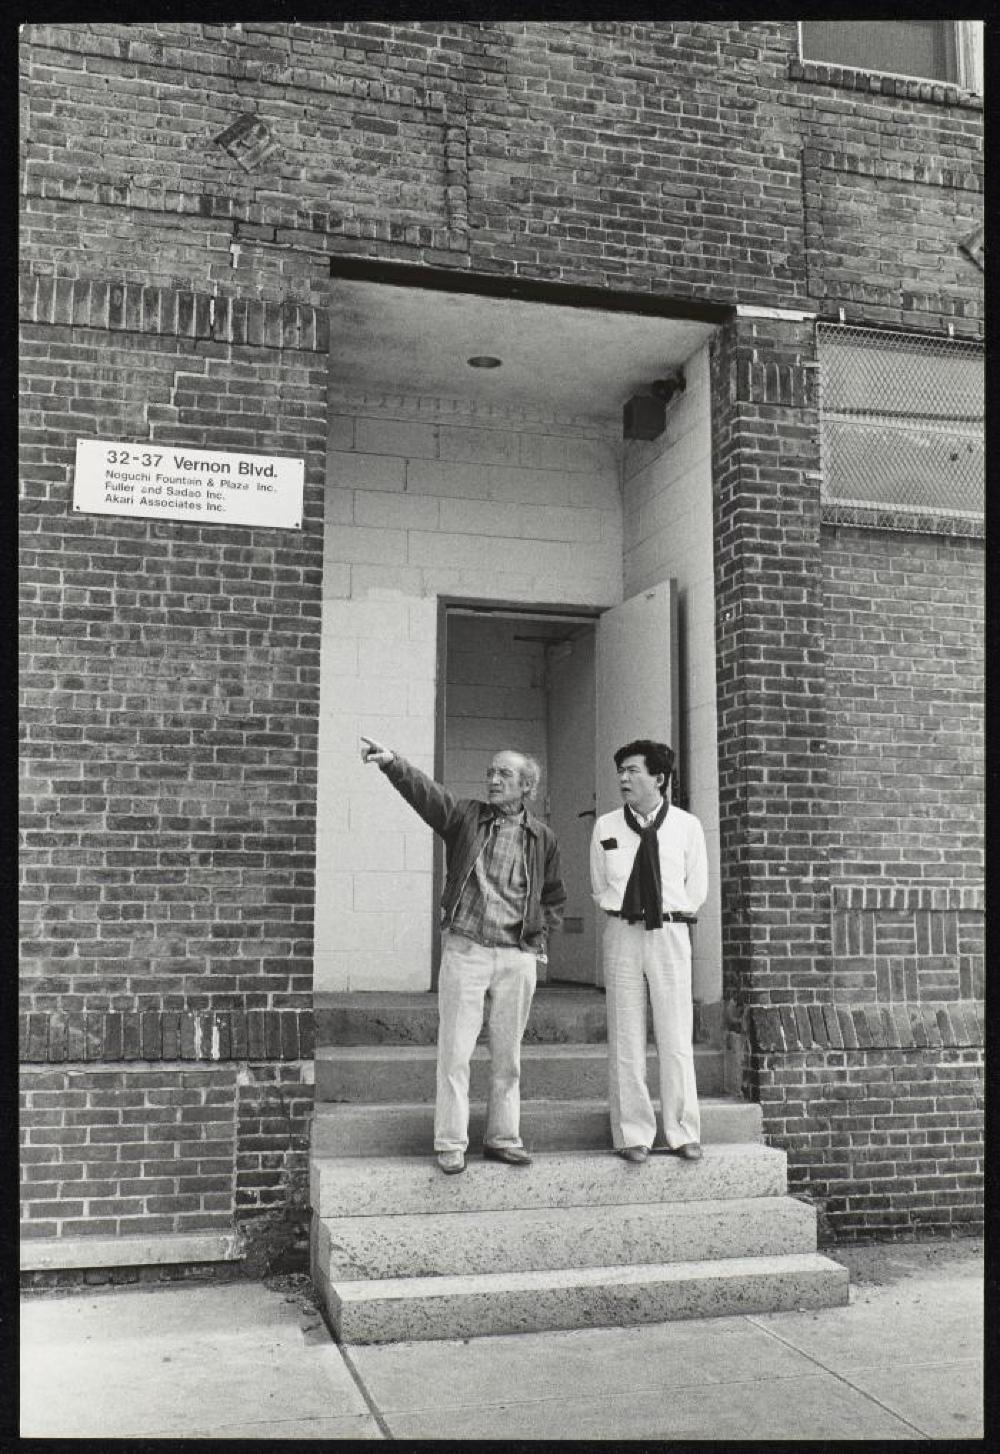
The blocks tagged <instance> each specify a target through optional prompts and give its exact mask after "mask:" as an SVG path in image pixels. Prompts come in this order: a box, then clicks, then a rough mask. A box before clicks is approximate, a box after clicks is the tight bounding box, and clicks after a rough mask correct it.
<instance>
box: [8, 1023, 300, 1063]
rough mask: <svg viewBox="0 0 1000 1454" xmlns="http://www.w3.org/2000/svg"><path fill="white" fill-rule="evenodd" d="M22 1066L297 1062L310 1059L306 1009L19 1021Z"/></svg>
mask: <svg viewBox="0 0 1000 1454" xmlns="http://www.w3.org/2000/svg"><path fill="white" fill-rule="evenodd" d="M18 1029H19V1035H20V1060H21V1063H22V1064H31V1063H33V1062H38V1061H43V1062H60V1061H67V1060H70V1061H76V1060H84V1061H94V1060H97V1061H111V1062H114V1061H119V1060H121V1061H126V1062H127V1061H136V1060H142V1061H155V1060H170V1061H176V1060H197V1061H203V1060H208V1061H223V1060H251V1061H253V1060H301V1059H307V1058H308V1057H310V1056H311V1055H312V1053H313V1046H314V1040H313V1020H312V1011H311V1010H244V1011H236V1010H233V1011H216V1012H209V1013H205V1014H200V1015H199V1014H194V1013H192V1012H190V1011H184V1010H144V1011H142V1012H141V1013H140V1012H138V1011H132V1012H128V1011H125V1012H120V1011H113V1012H111V1013H109V1014H101V1013H99V1012H94V1013H92V1014H65V1013H60V1012H58V1011H55V1012H53V1013H47V1014H40V1013H36V1014H22V1015H20V1016H19V1019H18Z"/></svg>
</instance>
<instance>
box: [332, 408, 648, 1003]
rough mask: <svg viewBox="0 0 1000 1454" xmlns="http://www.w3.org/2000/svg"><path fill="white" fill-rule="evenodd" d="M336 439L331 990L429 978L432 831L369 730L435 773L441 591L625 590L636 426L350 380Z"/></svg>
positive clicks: (502, 595)
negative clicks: (627, 501) (628, 485)
mask: <svg viewBox="0 0 1000 1454" xmlns="http://www.w3.org/2000/svg"><path fill="white" fill-rule="evenodd" d="M329 442H330V447H329V451H328V454H327V490H326V503H327V513H326V519H327V532H326V545H325V559H324V576H323V581H324V585H323V590H324V605H323V627H322V630H323V657H322V663H323V664H322V681H321V691H320V739H319V763H320V771H319V817H318V820H317V826H318V837H317V854H318V877H317V919H316V959H315V987H316V989H317V990H345V989H426V988H427V987H428V986H429V984H430V963H431V933H432V926H433V923H434V915H435V913H436V909H435V906H434V904H433V889H432V876H433V835H432V833H431V831H430V830H429V829H428V828H427V827H426V826H425V825H424V824H422V823H421V822H420V820H419V819H418V818H417V817H416V816H415V814H414V813H413V812H412V810H411V809H409V808H408V807H407V806H406V805H405V804H404V803H403V801H402V800H401V799H400V798H399V797H398V795H396V794H395V793H394V792H393V790H392V789H391V788H390V787H389V786H388V784H387V783H386V782H385V781H384V780H383V779H382V777H381V775H380V774H378V772H377V770H376V769H373V768H369V767H364V766H363V765H362V763H361V761H360V750H359V735H360V733H362V732H367V733H370V734H371V735H372V736H374V737H375V738H377V739H379V740H381V741H384V742H387V743H389V744H390V745H391V746H392V747H394V748H396V749H397V750H398V751H400V752H402V753H403V754H404V755H405V756H407V757H409V758H410V759H411V760H412V761H413V762H414V763H416V765H417V766H418V767H420V768H422V769H423V770H424V771H425V772H431V773H432V772H433V771H434V762H435V759H434V752H435V732H436V727H435V710H436V673H437V671H438V669H439V663H438V660H437V653H438V638H437V613H438V598H439V597H440V596H454V597H461V598H467V599H470V600H477V601H481V602H485V603H488V602H491V601H513V602H520V601H523V602H528V603H531V604H538V603H540V602H547V603H550V604H562V603H565V604H567V605H576V606H588V607H601V606H610V605H614V604H616V603H617V602H618V601H620V600H621V595H622V564H621V563H622V520H621V494H620V488H619V474H620V460H619V455H620V426H619V424H618V421H617V420H615V421H608V420H597V421H594V420H572V421H571V420H546V419H544V418H540V417H536V418H531V417H525V416H520V415H498V413H497V412H496V411H477V410H475V409H472V408H471V407H469V406H466V405H464V404H461V403H459V402H457V401H450V400H433V399H417V400H404V399H397V400H395V401H386V400H381V399H373V400H364V399H353V400H352V399H351V398H349V397H348V396H344V395H342V394H341V395H339V396H334V397H332V398H331V401H330V433H329Z"/></svg>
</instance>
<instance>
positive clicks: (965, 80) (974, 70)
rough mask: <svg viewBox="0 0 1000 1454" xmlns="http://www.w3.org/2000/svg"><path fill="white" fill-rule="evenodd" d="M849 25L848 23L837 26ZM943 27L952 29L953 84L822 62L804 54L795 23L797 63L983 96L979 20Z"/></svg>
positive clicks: (800, 31) (936, 78)
mask: <svg viewBox="0 0 1000 1454" xmlns="http://www.w3.org/2000/svg"><path fill="white" fill-rule="evenodd" d="M840 23H841V24H843V25H850V23H851V22H850V21H849V20H844V21H841V22H840ZM939 23H940V24H942V25H951V27H952V44H953V46H954V48H955V62H956V69H957V71H958V75H957V77H956V79H955V80H954V81H945V80H942V79H941V77H940V76H913V75H910V74H909V73H908V72H906V71H884V70H882V69H880V68H879V67H877V66H852V65H848V64H847V63H846V62H844V61H821V60H818V59H817V58H816V57H815V56H807V55H806V53H805V36H804V33H803V24H804V22H803V21H801V20H799V21H797V22H796V29H797V31H798V50H799V60H800V62H801V63H802V64H803V65H804V66H833V67H835V68H836V69H837V70H841V71H854V72H856V73H857V74H860V75H866V76H868V75H870V76H891V77H893V78H894V79H896V80H900V81H912V82H916V83H917V84H919V85H924V86H927V85H930V86H957V87H958V89H959V90H960V91H971V92H972V93H973V94H974V95H976V96H981V95H982V94H983V22H982V21H981V20H951V21H948V20H943V21H941V22H939Z"/></svg>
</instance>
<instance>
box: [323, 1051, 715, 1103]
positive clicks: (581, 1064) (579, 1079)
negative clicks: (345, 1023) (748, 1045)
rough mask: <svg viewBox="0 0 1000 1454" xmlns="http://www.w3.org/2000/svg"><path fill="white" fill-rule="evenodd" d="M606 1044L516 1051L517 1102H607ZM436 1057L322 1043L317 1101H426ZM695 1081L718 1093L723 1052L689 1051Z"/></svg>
mask: <svg viewBox="0 0 1000 1454" xmlns="http://www.w3.org/2000/svg"><path fill="white" fill-rule="evenodd" d="M607 1053H608V1047H607V1045H606V1044H600V1043H599V1044H579V1043H574V1044H571V1045H553V1044H545V1045H522V1047H521V1099H522V1101H525V1100H573V1099H576V1098H577V1097H579V1098H582V1099H586V1098H588V1097H595V1096H601V1095H603V1096H606V1095H607V1091H608V1066H607ZM436 1061H437V1051H436V1049H435V1047H434V1046H433V1045H327V1046H323V1047H321V1048H317V1050H316V1055H315V1067H316V1100H317V1101H351V1102H354V1103H356V1104H371V1103H373V1102H374V1103H378V1102H387V1101H389V1102H399V1101H402V1100H409V1101H433V1100H434V1089H435V1070H436ZM694 1062H695V1075H696V1077H697V1081H698V1090H699V1093H700V1094H701V1095H713V1094H718V1093H719V1092H720V1091H721V1090H722V1088H723V1053H722V1051H721V1050H712V1049H709V1048H708V1047H706V1046H699V1045H696V1046H695V1050H694ZM646 1073H647V1079H648V1083H649V1085H650V1087H651V1088H652V1089H653V1090H655V1088H656V1086H657V1084H658V1080H659V1072H658V1069H657V1060H656V1051H655V1049H654V1048H653V1047H652V1046H650V1047H649V1049H648V1050H647V1053H646ZM489 1074H490V1057H489V1050H488V1048H487V1047H486V1046H484V1045H477V1046H476V1049H475V1050H474V1051H473V1054H472V1066H471V1081H470V1095H471V1097H472V1099H473V1100H484V1099H485V1098H486V1095H487V1093H488V1089H489Z"/></svg>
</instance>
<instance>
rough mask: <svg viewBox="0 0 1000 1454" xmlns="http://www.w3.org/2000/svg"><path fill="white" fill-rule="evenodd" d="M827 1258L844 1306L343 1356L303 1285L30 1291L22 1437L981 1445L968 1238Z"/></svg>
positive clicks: (976, 1260)
mask: <svg viewBox="0 0 1000 1454" xmlns="http://www.w3.org/2000/svg"><path fill="white" fill-rule="evenodd" d="M833 1255H836V1257H837V1259H838V1260H839V1261H842V1262H845V1263H846V1264H847V1265H848V1266H849V1267H850V1268H851V1277H852V1288H851V1302H850V1305H849V1306H848V1307H846V1308H831V1309H828V1310H825V1311H822V1312H815V1313H814V1312H806V1313H770V1314H753V1315H749V1316H745V1317H729V1318H711V1319H705V1320H701V1321H694V1322H677V1323H659V1324H655V1325H651V1326H647V1327H639V1328H594V1329H586V1330H582V1331H574V1332H566V1333H522V1334H517V1335H511V1336H506V1337H496V1338H474V1339H471V1340H470V1341H468V1342H460V1341H454V1342H444V1343H401V1344H390V1345H386V1346H381V1347H353V1348H344V1349H341V1348H338V1347H337V1346H336V1345H335V1344H334V1343H333V1342H332V1341H331V1340H330V1337H329V1334H328V1332H327V1330H326V1326H325V1324H324V1323H323V1322H322V1321H321V1319H320V1318H319V1315H318V1313H317V1311H316V1310H315V1308H314V1307H313V1305H312V1303H311V1300H310V1297H309V1284H308V1281H307V1279H305V1278H282V1279H274V1280H272V1281H271V1282H270V1283H269V1284H268V1285H264V1284H261V1283H249V1282H236V1283H227V1284H223V1285H219V1284H214V1285H213V1284H203V1285H197V1284H189V1285H186V1286H163V1287H152V1288H142V1289H122V1290H114V1291H108V1292H89V1291H87V1292H80V1293H71V1294H53V1293H32V1294H27V1295H24V1296H22V1298H21V1369H22V1392H21V1436H22V1437H23V1438H38V1437H45V1438H54V1437H67V1438H82V1437H91V1438H101V1439H116V1438H117V1439H122V1438H130V1439H137V1438H191V1439H199V1438H201V1439H208V1438H220V1439H230V1438H231V1439H237V1438H242V1439H338V1440H339V1439H410V1440H413V1439H433V1438H438V1439H467V1440H475V1439H488V1438H493V1439H496V1438H503V1439H504V1440H508V1441H509V1440H515V1439H548V1440H560V1439H618V1440H631V1439H646V1440H678V1439H691V1440H707V1439H750V1440H768V1439H919V1438H927V1439H945V1438H948V1439H956V1438H957V1439H976V1438H980V1437H982V1433H983V1426H982V1370H983V1345H982V1338H983V1331H982V1322H983V1249H982V1242H981V1240H978V1239H976V1240H973V1239H964V1240H962V1241H959V1242H927V1243H915V1244H889V1245H885V1246H876V1247H868V1248H845V1249H842V1250H838V1251H837V1252H836V1254H833ZM627 1389H632V1390H634V1392H633V1393H631V1394H628V1393H626V1392H625V1390H627Z"/></svg>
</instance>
